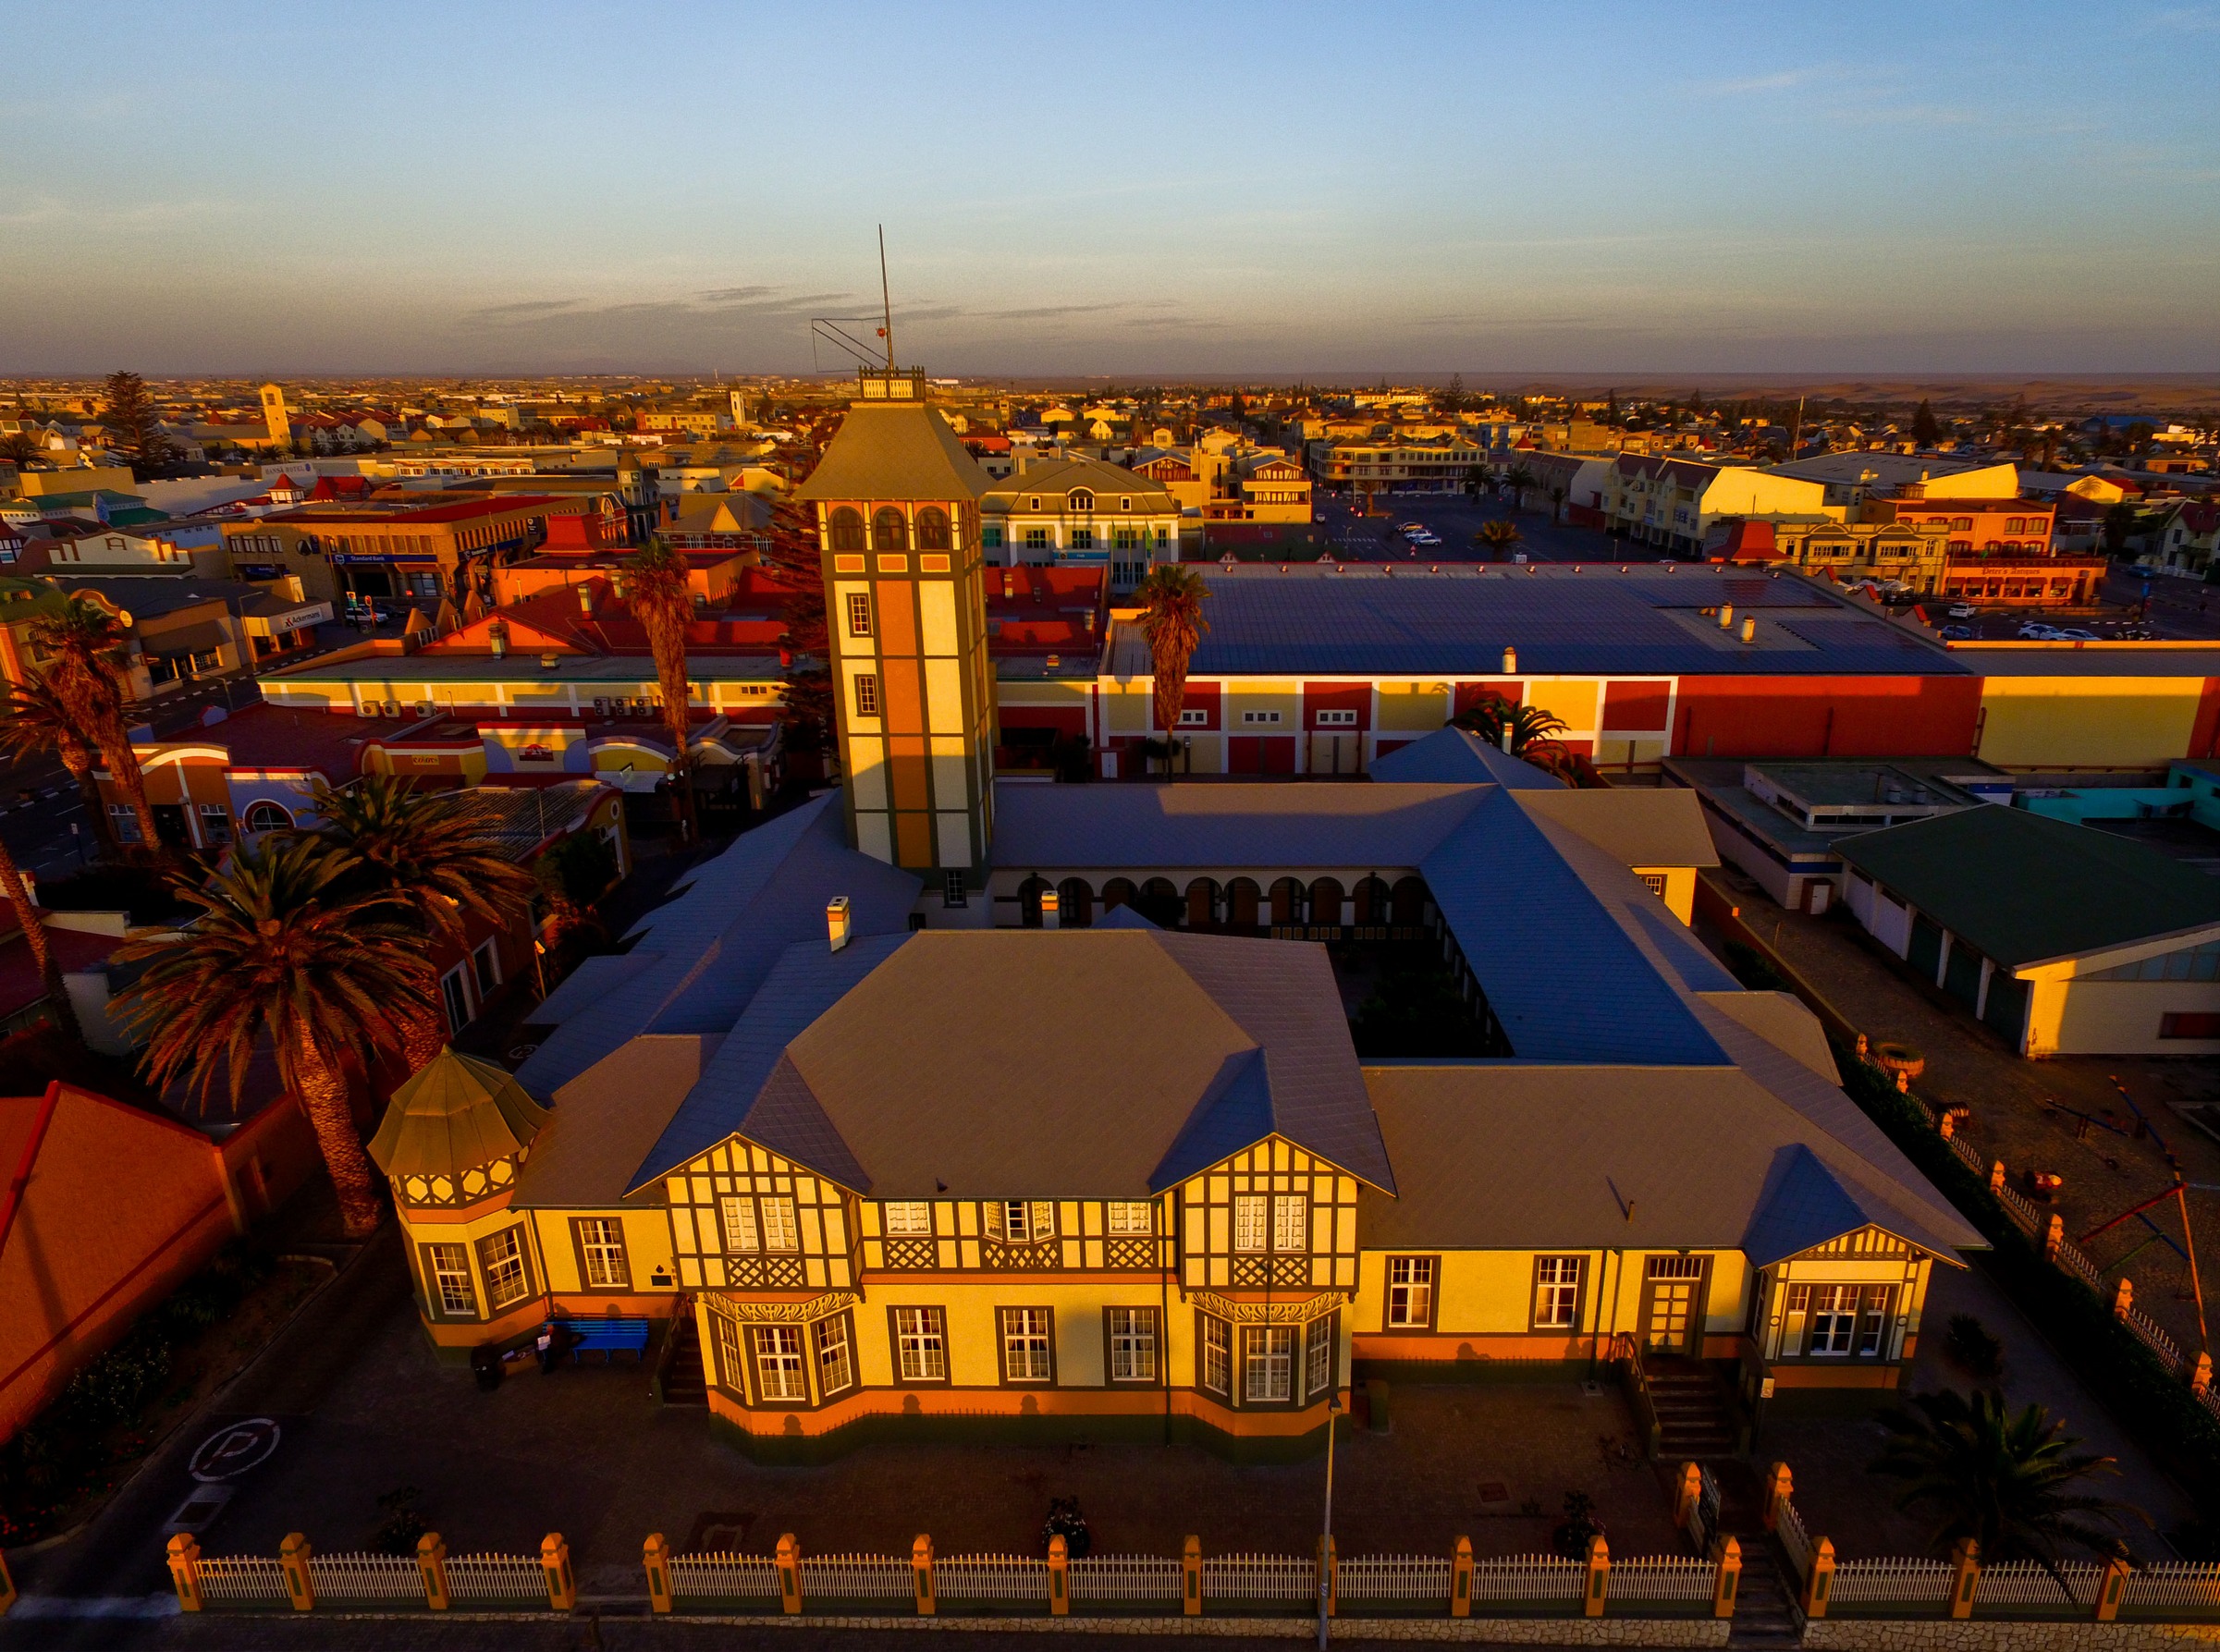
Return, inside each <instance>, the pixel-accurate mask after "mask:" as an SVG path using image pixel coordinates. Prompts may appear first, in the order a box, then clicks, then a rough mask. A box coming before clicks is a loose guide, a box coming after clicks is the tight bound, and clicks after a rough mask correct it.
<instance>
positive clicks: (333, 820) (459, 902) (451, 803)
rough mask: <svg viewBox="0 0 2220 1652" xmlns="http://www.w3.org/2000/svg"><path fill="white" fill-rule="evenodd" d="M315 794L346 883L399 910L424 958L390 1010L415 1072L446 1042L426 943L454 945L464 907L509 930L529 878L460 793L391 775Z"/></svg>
mask: <svg viewBox="0 0 2220 1652" xmlns="http://www.w3.org/2000/svg"><path fill="white" fill-rule="evenodd" d="M315 796H316V813H317V814H318V815H319V816H320V817H321V818H322V820H323V823H324V824H323V825H322V826H320V827H319V828H318V835H319V836H321V837H323V838H325V839H326V840H327V841H328V842H330V843H331V844H333V845H334V846H335V847H337V848H338V849H340V850H344V851H346V852H347V853H348V854H349V855H350V856H351V857H352V859H353V862H354V869H353V871H352V872H351V873H350V875H349V878H348V885H349V887H350V888H352V889H355V890H359V891H361V892H362V893H364V894H371V895H378V896H382V897H384V898H385V899H387V900H389V901H391V902H392V903H393V905H394V906H395V907H397V908H399V909H401V911H402V912H403V913H404V914H405V916H406V918H407V919H408V920H409V921H411V924H412V927H413V928H414V929H415V931H416V933H417V936H418V947H419V950H420V952H423V953H426V954H427V956H426V958H425V961H424V971H423V980H422V982H421V984H420V986H419V989H418V990H417V992H416V993H415V994H414V995H413V996H412V997H411V998H410V1000H409V1001H408V1003H407V1004H406V1005H397V1006H395V1007H394V1008H395V1012H396V1013H397V1014H398V1015H399V1017H400V1021H401V1049H402V1053H403V1056H404V1057H405V1059H407V1062H408V1067H409V1071H411V1072H415V1071H419V1070H420V1069H421V1068H422V1067H423V1065H424V1063H425V1062H427V1061H429V1060H430V1059H432V1058H433V1057H434V1056H436V1055H437V1054H438V1053H439V1050H440V1046H442V1045H444V1044H445V1043H446V1042H447V1039H448V1034H447V1033H446V1032H445V1030H444V1029H443V1028H442V1026H441V1024H440V1005H439V994H438V988H437V984H436V983H435V982H434V981H433V980H432V979H431V966H430V961H429V957H428V951H429V945H430V943H431V941H432V940H433V939H434V938H435V937H438V938H441V939H446V940H449V941H455V942H460V941H461V940H462V939H463V937H464V930H463V922H462V920H463V914H464V913H466V912H469V913H474V914H476V915H477V916H478V917H481V918H483V919H484V920H485V921H486V922H487V923H489V924H493V925H494V927H495V928H496V929H497V930H506V929H508V928H509V927H510V925H512V924H514V923H515V922H516V920H517V918H518V917H519V916H520V915H521V914H522V913H524V912H529V910H530V906H529V902H530V900H531V898H532V891H533V878H532V874H531V873H529V872H527V871H525V870H524V868H523V867H521V866H520V865H518V864H517V863H516V862H514V861H513V860H511V859H510V858H509V851H508V849H507V847H506V846H505V845H504V844H503V842H502V840H501V837H500V834H499V833H498V831H497V830H496V828H495V826H494V823H493V820H492V818H491V816H489V815H488V814H486V812H485V811H484V809H482V808H481V807H480V806H479V805H478V804H477V803H476V802H474V801H473V800H472V797H471V795H470V794H469V793H467V792H448V793H445V794H440V793H435V792H430V791H419V790H417V789H415V786H414V783H413V782H412V781H410V780H407V779H404V778H402V777H399V776H398V775H366V776H364V777H362V779H360V780H357V781H356V782H355V783H354V784H353V785H351V786H350V787H348V788H347V789H344V790H342V791H333V790H330V789H327V788H325V787H323V786H321V785H320V786H318V787H317V789H316V794H315Z"/></svg>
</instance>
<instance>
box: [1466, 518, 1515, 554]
mask: <svg viewBox="0 0 2220 1652" xmlns="http://www.w3.org/2000/svg"><path fill="white" fill-rule="evenodd" d="M1524 537H1525V535H1524V534H1522V533H1520V532H1519V531H1518V524H1517V523H1516V522H1515V521H1513V520H1511V519H1510V518H1509V517H1502V516H1499V517H1497V518H1496V519H1495V520H1493V521H1490V522H1482V523H1481V524H1480V531H1479V532H1478V533H1475V534H1474V535H1473V536H1472V543H1473V544H1475V545H1480V546H1482V547H1483V548H1485V549H1486V550H1487V551H1488V552H1489V554H1490V555H1491V556H1493V557H1495V558H1496V559H1497V560H1498V561H1502V560H1503V559H1505V558H1507V557H1509V556H1510V555H1511V547H1512V546H1513V545H1516V544H1517V543H1518V542H1519V541H1520V540H1521V539H1523V538H1524Z"/></svg>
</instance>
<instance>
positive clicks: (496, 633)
mask: <svg viewBox="0 0 2220 1652" xmlns="http://www.w3.org/2000/svg"><path fill="white" fill-rule="evenodd" d="M485 641H486V645H487V646H488V647H490V648H491V649H492V650H493V655H494V658H496V659H502V658H505V657H506V656H507V655H508V653H509V627H508V626H507V625H506V624H504V623H503V622H502V621H500V620H498V619H497V620H495V621H494V622H493V624H491V625H489V626H487V627H486V628H485Z"/></svg>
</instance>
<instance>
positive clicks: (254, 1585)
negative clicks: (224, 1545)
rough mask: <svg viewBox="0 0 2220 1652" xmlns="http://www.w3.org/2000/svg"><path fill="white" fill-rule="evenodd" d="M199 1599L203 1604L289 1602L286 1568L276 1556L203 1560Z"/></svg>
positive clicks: (224, 1556) (238, 1556)
mask: <svg viewBox="0 0 2220 1652" xmlns="http://www.w3.org/2000/svg"><path fill="white" fill-rule="evenodd" d="M199 1570H200V1575H201V1597H202V1599H204V1600H223V1601H237V1602H249V1601H256V1600H289V1599H291V1598H292V1592H291V1591H290V1590H288V1588H287V1587H286V1584H285V1564H284V1562H283V1561H281V1560H278V1559H277V1557H276V1556H275V1555H220V1556H216V1557H215V1558H213V1559H211V1558H209V1557H207V1556H202V1560H201V1562H200V1568H199Z"/></svg>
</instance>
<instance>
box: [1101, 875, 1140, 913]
mask: <svg viewBox="0 0 2220 1652" xmlns="http://www.w3.org/2000/svg"><path fill="white" fill-rule="evenodd" d="M1133 898H1134V886H1133V879H1132V878H1130V877H1113V878H1111V879H1110V882H1108V883H1106V884H1104V885H1103V886H1102V910H1103V911H1104V912H1113V911H1115V910H1116V909H1117V908H1119V907H1122V906H1130V905H1132V904H1133Z"/></svg>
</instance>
